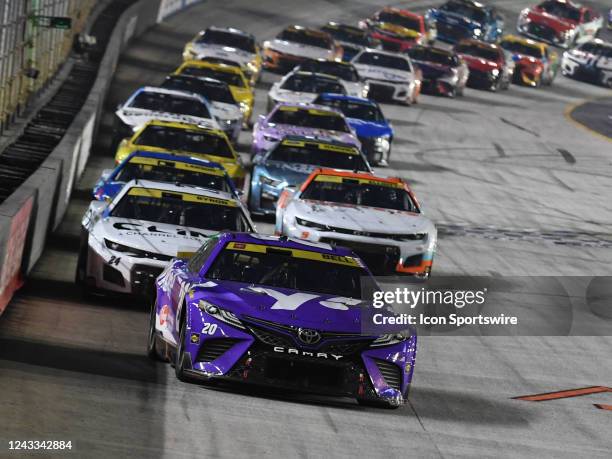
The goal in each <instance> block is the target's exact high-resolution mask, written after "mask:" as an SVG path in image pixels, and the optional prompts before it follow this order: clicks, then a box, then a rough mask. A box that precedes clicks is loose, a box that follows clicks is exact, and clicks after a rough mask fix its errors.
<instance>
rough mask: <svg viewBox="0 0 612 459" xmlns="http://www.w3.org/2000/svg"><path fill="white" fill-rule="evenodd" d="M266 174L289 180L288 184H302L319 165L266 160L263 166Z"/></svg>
mask: <svg viewBox="0 0 612 459" xmlns="http://www.w3.org/2000/svg"><path fill="white" fill-rule="evenodd" d="M259 167H262V168H264V169H265V170H266V172H265V175H267V176H269V177H273V178H275V179H280V180H283V181H285V182H287V184H288V186H297V185H300V184H301V183H302V182H303V181H304V180H306V177H308V176H309V175H310V173H311V172H312V171H313V170H315V169H316V168H317V167H318V166H312V165H309V164H297V163H284V162H281V161H266V162H265V163H264V164H262V165H261V166H259Z"/></svg>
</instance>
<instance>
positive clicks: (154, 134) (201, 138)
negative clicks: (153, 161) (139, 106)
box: [134, 125, 234, 158]
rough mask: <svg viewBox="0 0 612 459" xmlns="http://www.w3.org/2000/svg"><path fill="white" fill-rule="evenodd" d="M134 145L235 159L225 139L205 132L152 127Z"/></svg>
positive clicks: (146, 129)
mask: <svg viewBox="0 0 612 459" xmlns="http://www.w3.org/2000/svg"><path fill="white" fill-rule="evenodd" d="M134 143H135V144H136V145H147V146H151V147H158V148H162V149H164V150H178V151H184V152H189V153H195V154H202V155H212V156H221V157H223V158H234V152H233V151H232V149H231V147H230V145H229V142H228V141H227V139H226V138H225V137H222V136H220V135H214V134H211V133H208V132H205V131H196V130H191V129H181V128H174V127H170V126H155V125H150V126H147V127H146V128H145V129H144V131H142V133H141V134H140V135H139V136H138V137H137V138H136V140H135V141H134Z"/></svg>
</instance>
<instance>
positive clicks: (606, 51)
mask: <svg viewBox="0 0 612 459" xmlns="http://www.w3.org/2000/svg"><path fill="white" fill-rule="evenodd" d="M579 49H580V51H583V52H585V53H589V54H595V55H596V56H600V57H607V58H608V59H609V58H612V46H604V45H602V44H601V43H592V42H590V43H585V44H583V45H582V46H580V48H579Z"/></svg>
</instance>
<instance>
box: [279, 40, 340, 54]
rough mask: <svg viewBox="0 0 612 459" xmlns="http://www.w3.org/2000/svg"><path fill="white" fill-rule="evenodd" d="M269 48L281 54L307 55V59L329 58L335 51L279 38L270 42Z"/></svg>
mask: <svg viewBox="0 0 612 459" xmlns="http://www.w3.org/2000/svg"><path fill="white" fill-rule="evenodd" d="M267 45H268V48H269V49H271V50H273V51H276V52H278V53H281V54H288V55H290V56H298V57H305V58H307V59H329V58H330V57H332V54H333V52H332V51H331V50H330V49H324V48H319V47H317V46H309V45H303V44H301V43H295V42H292V41H286V40H279V39H277V38H275V39H274V40H271V41H269V42H268V44H267Z"/></svg>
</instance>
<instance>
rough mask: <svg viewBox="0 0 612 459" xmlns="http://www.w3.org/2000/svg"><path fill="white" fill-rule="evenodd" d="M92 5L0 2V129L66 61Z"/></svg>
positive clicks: (49, 0)
mask: <svg viewBox="0 0 612 459" xmlns="http://www.w3.org/2000/svg"><path fill="white" fill-rule="evenodd" d="M94 4H95V0H4V1H1V2H0V133H1V132H2V131H4V129H5V128H6V127H7V126H9V125H10V123H11V122H12V121H13V119H14V117H15V116H17V115H19V114H21V112H22V110H23V109H24V108H25V107H26V106H27V104H28V102H29V101H30V100H31V98H32V97H33V96H34V95H36V94H37V93H38V92H39V91H40V90H41V89H43V88H44V87H45V86H46V85H47V84H48V83H49V81H50V79H51V78H52V77H53V75H55V74H56V72H57V70H58V68H59V67H60V65H61V64H62V63H63V62H65V60H66V57H67V56H68V54H69V53H70V50H71V49H72V44H73V42H74V37H75V35H76V34H79V33H80V32H81V31H82V30H83V27H84V25H85V23H86V20H87V18H88V17H89V15H90V13H91V10H92V8H93V6H94ZM67 18H69V19H70V20H69V21H67V20H66V19H67Z"/></svg>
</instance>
